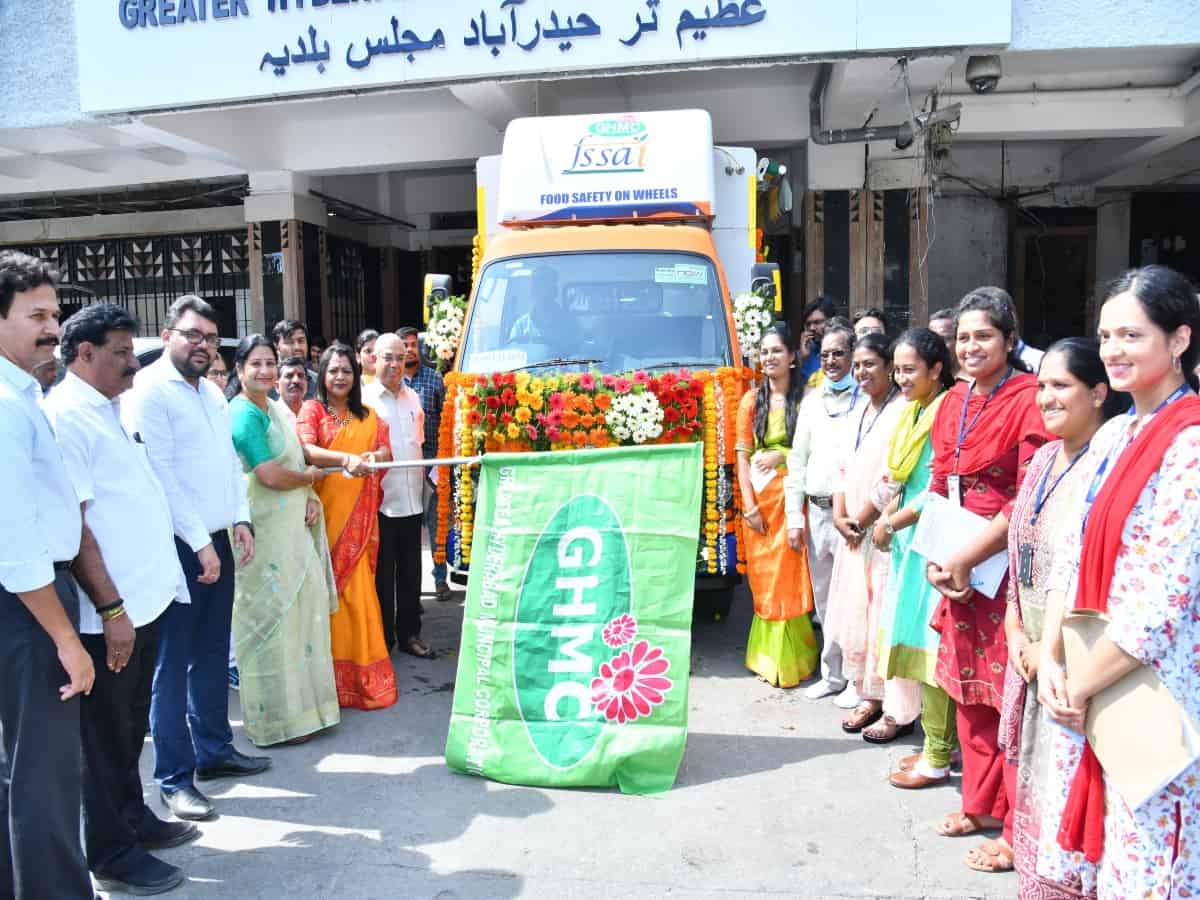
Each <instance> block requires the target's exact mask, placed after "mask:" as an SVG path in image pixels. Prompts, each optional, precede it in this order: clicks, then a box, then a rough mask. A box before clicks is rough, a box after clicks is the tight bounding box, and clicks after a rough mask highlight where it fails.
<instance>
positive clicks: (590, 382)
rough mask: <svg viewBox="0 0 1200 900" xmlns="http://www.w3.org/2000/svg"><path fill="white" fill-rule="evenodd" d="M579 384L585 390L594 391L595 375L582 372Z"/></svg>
mask: <svg viewBox="0 0 1200 900" xmlns="http://www.w3.org/2000/svg"><path fill="white" fill-rule="evenodd" d="M579 386H580V387H581V388H583V389H584V390H585V391H594V390H595V389H596V376H595V375H593V374H592V373H591V372H584V373H583V374H582V375H580V376H579Z"/></svg>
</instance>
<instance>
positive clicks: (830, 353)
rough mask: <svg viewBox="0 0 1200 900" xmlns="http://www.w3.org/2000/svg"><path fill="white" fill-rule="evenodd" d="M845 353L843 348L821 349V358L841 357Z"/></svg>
mask: <svg viewBox="0 0 1200 900" xmlns="http://www.w3.org/2000/svg"><path fill="white" fill-rule="evenodd" d="M846 353H847V351H845V350H822V351H821V359H842V358H843V357H844V356H845V355H846Z"/></svg>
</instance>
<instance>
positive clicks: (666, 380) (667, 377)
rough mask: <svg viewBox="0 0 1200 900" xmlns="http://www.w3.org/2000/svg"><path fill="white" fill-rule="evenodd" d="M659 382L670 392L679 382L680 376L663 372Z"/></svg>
mask: <svg viewBox="0 0 1200 900" xmlns="http://www.w3.org/2000/svg"><path fill="white" fill-rule="evenodd" d="M658 381H659V383H660V384H661V385H662V386H663V387H664V388H666V389H667V390H668V391H669V390H670V389H671V388H673V387H675V383H676V382H677V381H679V376H678V375H676V374H675V373H674V372H663V373H662V375H661V376H660V377H659V379H658Z"/></svg>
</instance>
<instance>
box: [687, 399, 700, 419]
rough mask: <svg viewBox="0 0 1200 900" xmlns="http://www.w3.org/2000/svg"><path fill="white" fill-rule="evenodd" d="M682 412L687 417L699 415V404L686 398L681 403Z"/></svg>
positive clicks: (692, 417)
mask: <svg viewBox="0 0 1200 900" xmlns="http://www.w3.org/2000/svg"><path fill="white" fill-rule="evenodd" d="M683 414H684V415H685V416H687V417H688V418H689V419H694V418H696V416H698V415H700V404H699V403H697V402H696V401H695V400H686V401H684V403H683Z"/></svg>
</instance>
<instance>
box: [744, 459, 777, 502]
mask: <svg viewBox="0 0 1200 900" xmlns="http://www.w3.org/2000/svg"><path fill="white" fill-rule="evenodd" d="M757 458H758V454H757V453H756V454H754V456H752V457H750V486H751V487H752V488H754V496H756V497H757V496H758V495H759V494H761V493H762V492H763V488H765V487H766V486H767V485H768V484H770V483H771V479H772V478H774V477H775V476H776V475H778V474H779V470H778V469H768V470H767V471H765V472H764V471H763V470H762V469H760V468H759V467H758V466H756V465H755V464H754V460H755V459H757Z"/></svg>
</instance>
